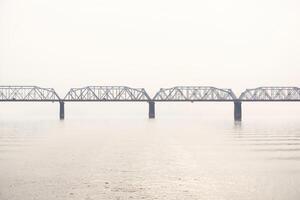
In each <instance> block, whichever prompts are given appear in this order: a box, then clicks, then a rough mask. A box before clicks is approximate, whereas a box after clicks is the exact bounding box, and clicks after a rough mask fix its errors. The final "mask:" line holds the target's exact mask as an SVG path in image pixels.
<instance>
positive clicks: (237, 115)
mask: <svg viewBox="0 0 300 200" xmlns="http://www.w3.org/2000/svg"><path fill="white" fill-rule="evenodd" d="M234 121H242V102H241V101H235V102H234Z"/></svg>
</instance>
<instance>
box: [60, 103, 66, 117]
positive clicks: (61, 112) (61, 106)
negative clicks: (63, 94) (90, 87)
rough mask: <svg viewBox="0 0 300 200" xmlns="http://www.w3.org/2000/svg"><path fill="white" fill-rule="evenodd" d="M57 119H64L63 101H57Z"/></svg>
mask: <svg viewBox="0 0 300 200" xmlns="http://www.w3.org/2000/svg"><path fill="white" fill-rule="evenodd" d="M59 119H61V120H63V119H65V102H63V101H60V102H59Z"/></svg>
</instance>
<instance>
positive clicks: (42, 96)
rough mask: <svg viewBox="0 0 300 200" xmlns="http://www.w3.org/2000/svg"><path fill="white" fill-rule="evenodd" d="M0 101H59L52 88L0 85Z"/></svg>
mask: <svg viewBox="0 0 300 200" xmlns="http://www.w3.org/2000/svg"><path fill="white" fill-rule="evenodd" d="M0 101H60V97H59V96H58V94H57V93H56V92H55V90H54V89H53V88H42V87H38V86H0Z"/></svg>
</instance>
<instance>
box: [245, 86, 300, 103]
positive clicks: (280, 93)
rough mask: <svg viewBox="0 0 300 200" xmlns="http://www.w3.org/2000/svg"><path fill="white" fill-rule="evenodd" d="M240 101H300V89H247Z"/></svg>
mask: <svg viewBox="0 0 300 200" xmlns="http://www.w3.org/2000/svg"><path fill="white" fill-rule="evenodd" d="M239 99H240V101H300V88H298V87H258V88H254V89H247V90H246V91H244V92H243V93H242V94H241V96H240V97H239Z"/></svg>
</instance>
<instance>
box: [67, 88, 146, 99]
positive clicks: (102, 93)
mask: <svg viewBox="0 0 300 200" xmlns="http://www.w3.org/2000/svg"><path fill="white" fill-rule="evenodd" d="M64 101H151V98H150V96H149V95H148V94H147V92H146V91H145V89H144V88H130V87H127V86H87V87H83V88H71V89H70V90H69V92H68V93H67V95H66V96H65V98H64Z"/></svg>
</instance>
